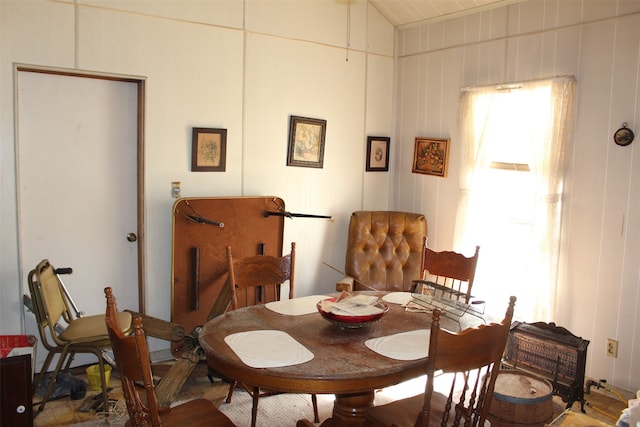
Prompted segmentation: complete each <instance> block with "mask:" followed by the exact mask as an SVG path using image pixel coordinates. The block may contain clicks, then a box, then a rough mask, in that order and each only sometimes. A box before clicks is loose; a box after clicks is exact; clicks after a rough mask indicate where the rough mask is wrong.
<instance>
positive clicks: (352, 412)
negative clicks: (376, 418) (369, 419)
mask: <svg viewBox="0 0 640 427" xmlns="http://www.w3.org/2000/svg"><path fill="white" fill-rule="evenodd" d="M374 397H375V392H374V391H373V390H371V391H367V392H364V393H357V394H336V401H335V403H334V405H333V416H332V417H331V418H329V419H328V420H325V421H324V422H323V423H322V424H321V427H362V426H363V425H364V423H365V420H366V419H365V417H364V414H365V412H367V409H369V408H370V407H371V406H373V399H374Z"/></svg>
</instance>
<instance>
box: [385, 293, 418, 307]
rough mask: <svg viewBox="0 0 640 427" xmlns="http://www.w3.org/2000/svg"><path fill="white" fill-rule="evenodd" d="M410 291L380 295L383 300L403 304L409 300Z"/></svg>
mask: <svg viewBox="0 0 640 427" xmlns="http://www.w3.org/2000/svg"><path fill="white" fill-rule="evenodd" d="M411 298H412V297H411V292H391V293H388V294H386V295H385V296H383V297H382V300H383V301H384V302H389V303H391V304H400V305H404V304H406V303H408V302H409V301H411Z"/></svg>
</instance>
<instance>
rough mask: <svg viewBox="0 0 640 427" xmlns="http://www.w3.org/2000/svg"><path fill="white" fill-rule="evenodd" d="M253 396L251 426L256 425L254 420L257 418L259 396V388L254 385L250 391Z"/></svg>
mask: <svg viewBox="0 0 640 427" xmlns="http://www.w3.org/2000/svg"><path fill="white" fill-rule="evenodd" d="M251 397H252V398H253V404H252V405H251V427H256V421H257V419H258V399H259V398H260V388H258V387H254V388H253V392H252V393H251Z"/></svg>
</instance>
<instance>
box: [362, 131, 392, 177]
mask: <svg viewBox="0 0 640 427" xmlns="http://www.w3.org/2000/svg"><path fill="white" fill-rule="evenodd" d="M390 143H391V138H388V137H386V136H369V137H367V169H366V170H367V172H386V171H388V170H389V144H390Z"/></svg>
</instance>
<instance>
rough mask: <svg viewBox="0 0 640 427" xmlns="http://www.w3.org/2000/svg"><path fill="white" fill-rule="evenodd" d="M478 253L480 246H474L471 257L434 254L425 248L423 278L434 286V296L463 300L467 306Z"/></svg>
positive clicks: (452, 253)
mask: <svg viewBox="0 0 640 427" xmlns="http://www.w3.org/2000/svg"><path fill="white" fill-rule="evenodd" d="M479 252H480V246H476V252H475V254H474V255H473V256H471V257H465V256H464V255H462V254H459V253H457V252H452V251H442V252H436V251H433V250H431V249H429V248H425V252H424V270H425V273H424V274H425V277H424V278H425V279H430V280H429V281H430V282H432V283H434V284H435V285H436V286H435V288H436V295H438V294H439V292H441V293H442V295H443V296H446V297H449V298H453V299H456V300H463V301H464V302H465V303H467V304H468V303H469V300H470V299H471V288H472V287H473V279H474V278H475V275H476V266H477V265H478V254H479ZM427 273H428V274H427ZM429 275H430V276H431V277H430V278H428V276H429Z"/></svg>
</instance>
